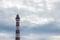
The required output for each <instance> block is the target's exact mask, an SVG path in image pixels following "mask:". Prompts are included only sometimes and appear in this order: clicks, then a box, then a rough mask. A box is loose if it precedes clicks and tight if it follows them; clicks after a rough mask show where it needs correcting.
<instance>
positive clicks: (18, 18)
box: [15, 14, 20, 40]
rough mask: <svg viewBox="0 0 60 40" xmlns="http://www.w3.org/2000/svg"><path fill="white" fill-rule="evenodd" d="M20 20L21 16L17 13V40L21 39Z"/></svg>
mask: <svg viewBox="0 0 60 40" xmlns="http://www.w3.org/2000/svg"><path fill="white" fill-rule="evenodd" d="M19 21H20V17H19V15H18V14H17V16H16V38H15V40H20V30H19V26H20V25H19Z"/></svg>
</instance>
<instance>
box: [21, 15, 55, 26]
mask: <svg viewBox="0 0 60 40" xmlns="http://www.w3.org/2000/svg"><path fill="white" fill-rule="evenodd" d="M21 21H22V22H23V21H28V22H30V23H31V24H32V25H33V24H35V25H36V24H39V25H43V24H48V23H50V22H54V21H55V19H54V18H49V17H40V16H37V15H30V16H26V17H22V18H21ZM27 25H28V24H27ZM30 27H31V26H30Z"/></svg>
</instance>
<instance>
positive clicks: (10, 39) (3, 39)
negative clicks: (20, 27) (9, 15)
mask: <svg viewBox="0 0 60 40" xmlns="http://www.w3.org/2000/svg"><path fill="white" fill-rule="evenodd" d="M0 40H15V39H14V35H13V34H12V33H7V32H0Z"/></svg>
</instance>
